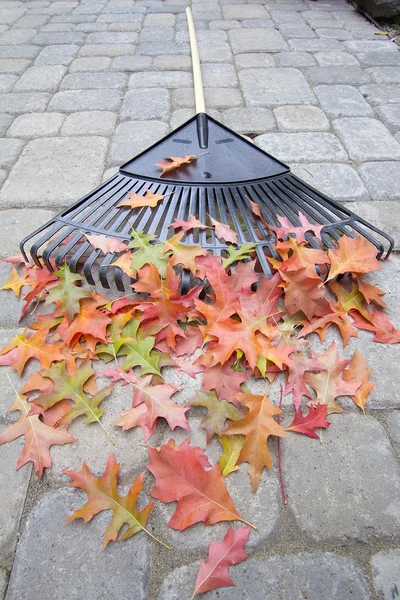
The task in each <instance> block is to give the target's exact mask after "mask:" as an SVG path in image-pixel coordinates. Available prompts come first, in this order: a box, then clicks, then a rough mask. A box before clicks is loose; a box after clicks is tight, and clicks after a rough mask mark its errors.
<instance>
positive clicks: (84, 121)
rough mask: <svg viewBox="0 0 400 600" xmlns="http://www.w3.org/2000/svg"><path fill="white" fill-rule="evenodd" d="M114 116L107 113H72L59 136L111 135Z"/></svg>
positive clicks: (111, 113)
mask: <svg viewBox="0 0 400 600" xmlns="http://www.w3.org/2000/svg"><path fill="white" fill-rule="evenodd" d="M116 118H117V117H116V114H115V113H113V112H107V111H92V112H81V113H73V114H71V115H69V116H68V117H67V118H66V119H65V122H64V125H63V127H62V129H61V135H112V133H113V132H114V127H115V121H116Z"/></svg>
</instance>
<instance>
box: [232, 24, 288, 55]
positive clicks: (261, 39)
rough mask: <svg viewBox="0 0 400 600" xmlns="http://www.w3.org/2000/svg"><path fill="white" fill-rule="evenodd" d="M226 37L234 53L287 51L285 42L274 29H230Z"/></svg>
mask: <svg viewBox="0 0 400 600" xmlns="http://www.w3.org/2000/svg"><path fill="white" fill-rule="evenodd" d="M228 35H229V39H230V42H231V44H232V49H233V51H234V52H235V53H240V52H279V51H280V50H287V44H286V42H285V40H284V39H283V37H282V35H281V34H280V33H279V31H277V30H276V29H256V28H255V29H232V30H231V31H229V33H228Z"/></svg>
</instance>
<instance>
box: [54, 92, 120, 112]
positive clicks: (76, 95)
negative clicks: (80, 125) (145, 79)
mask: <svg viewBox="0 0 400 600" xmlns="http://www.w3.org/2000/svg"><path fill="white" fill-rule="evenodd" d="M120 103H121V94H120V93H119V91H118V90H108V89H102V90H101V93H99V91H98V90H67V91H63V92H57V94H55V95H54V96H53V98H52V100H51V101H50V104H49V109H50V110H53V111H57V110H61V111H63V112H68V113H69V112H71V111H81V110H89V111H90V110H115V109H117V108H118V107H119V105H120Z"/></svg>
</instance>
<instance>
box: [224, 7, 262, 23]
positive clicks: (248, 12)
mask: <svg viewBox="0 0 400 600" xmlns="http://www.w3.org/2000/svg"><path fill="white" fill-rule="evenodd" d="M222 13H223V15H224V19H237V20H239V21H242V20H243V19H266V18H267V17H268V13H267V11H266V10H265V8H264V7H263V6H260V5H253V6H251V5H249V4H232V5H231V6H224V7H223V8H222Z"/></svg>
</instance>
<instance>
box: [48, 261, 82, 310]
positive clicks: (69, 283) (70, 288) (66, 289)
mask: <svg viewBox="0 0 400 600" xmlns="http://www.w3.org/2000/svg"><path fill="white" fill-rule="evenodd" d="M54 274H55V275H57V277H58V278H59V280H60V283H58V284H57V285H56V286H55V287H53V288H51V289H50V290H49V292H48V295H47V299H46V304H50V303H51V302H59V303H60V307H61V309H62V310H63V311H65V312H66V314H67V317H68V319H69V321H72V319H73V318H74V316H75V315H76V314H77V313H78V312H79V311H80V304H79V300H81V298H87V297H88V296H90V295H91V293H90V291H88V290H85V289H84V288H82V287H78V286H77V285H75V283H76V282H77V281H82V280H83V277H81V276H80V275H77V274H76V273H71V271H70V269H69V267H68V265H64V266H63V267H61V269H60V270H59V271H55V273H54Z"/></svg>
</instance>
